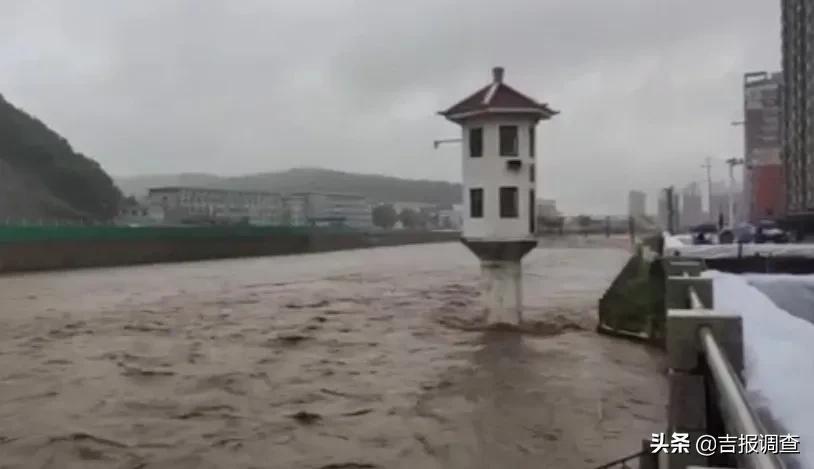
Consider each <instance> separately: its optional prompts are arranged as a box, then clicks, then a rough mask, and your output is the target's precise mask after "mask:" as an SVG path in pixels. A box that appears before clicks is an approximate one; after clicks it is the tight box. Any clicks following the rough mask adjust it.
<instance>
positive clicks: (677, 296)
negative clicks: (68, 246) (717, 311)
mask: <svg viewBox="0 0 814 469" xmlns="http://www.w3.org/2000/svg"><path fill="white" fill-rule="evenodd" d="M690 289H693V290H694V291H695V293H696V294H697V295H698V299H699V300H701V304H702V305H703V306H704V308H712V305H713V301H714V298H713V294H712V279H709V278H703V277H667V288H666V289H665V291H664V303H665V307H666V309H667V310H668V311H669V310H671V309H690V308H692V305H691V304H690Z"/></svg>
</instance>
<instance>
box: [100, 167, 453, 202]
mask: <svg viewBox="0 0 814 469" xmlns="http://www.w3.org/2000/svg"><path fill="white" fill-rule="evenodd" d="M116 182H117V184H118V185H119V187H121V188H122V191H123V192H124V193H125V194H127V195H135V196H137V197H141V196H144V195H146V193H147V189H149V188H150V187H159V186H176V185H178V186H197V187H214V188H222V189H241V190H264V191H272V192H279V193H291V192H340V193H349V194H360V195H364V196H365V197H367V198H369V199H370V200H372V201H374V202H426V203H439V204H454V203H460V200H461V185H460V184H454V183H451V182H445V181H428V180H413V179H400V178H396V177H390V176H381V175H374V174H356V173H344V172H341V171H333V170H328V169H317V168H296V169H290V170H288V171H281V172H276V173H260V174H250V175H246V176H238V177H219V176H214V175H211V174H200V173H188V174H175V175H154V176H133V177H124V178H117V179H116Z"/></svg>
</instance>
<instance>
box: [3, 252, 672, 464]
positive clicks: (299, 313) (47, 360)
mask: <svg viewBox="0 0 814 469" xmlns="http://www.w3.org/2000/svg"><path fill="white" fill-rule="evenodd" d="M603 244H607V243H601V242H590V241H588V240H585V239H579V240H576V241H572V242H566V241H560V242H558V243H556V244H554V245H551V246H548V247H544V248H538V249H536V250H535V251H533V252H532V253H531V254H530V255H529V256H528V257H527V258H526V262H525V264H524V269H525V272H527V273H528V275H526V277H525V283H524V289H525V303H526V305H527V308H526V312H525V317H526V319H527V322H526V324H524V325H523V326H522V327H521V328H519V329H515V330H484V327H483V325H482V324H481V322H480V319H479V316H480V312H479V311H480V308H479V302H478V265H477V261H476V259H475V258H474V256H473V255H472V254H471V253H469V252H468V251H467V250H466V249H465V248H464V247H463V246H461V245H460V244H457V243H442V244H431V245H418V246H404V247H389V248H378V249H370V250H357V251H345V252H334V253H322V254H309V255H298V256H285V257H267V258H256V259H240V260H225V261H208V262H196V263H185V264H166V265H154V266H141V267H128V268H115V269H94V270H83V271H73V272H52V273H38V274H27V275H15V276H4V277H0V376H2V378H1V379H0V467H2V468H29V467H30V468H35V467H36V468H60V469H62V468H66V469H69V468H128V469H135V468H145V469H146V468H150V469H157V468H181V469H185V468H190V469H192V468H317V469H355V468H428V469H430V468H503V467H512V468H553V467H558V468H571V467H574V468H581V467H593V466H597V465H599V464H600V463H603V462H606V461H608V460H611V459H614V458H616V457H619V456H623V455H625V454H627V453H631V452H634V451H636V450H637V449H638V448H639V447H640V441H641V439H642V438H646V437H648V436H649V434H650V433H651V432H660V431H662V429H663V428H664V405H665V396H666V386H665V383H664V378H663V376H662V367H663V364H662V358H661V356H660V355H659V354H657V353H655V352H653V351H650V350H648V349H646V348H644V347H642V346H640V345H634V344H630V343H626V342H623V341H619V340H615V339H610V338H606V337H601V336H598V335H596V334H595V332H594V331H593V327H594V326H595V316H596V312H595V308H596V302H597V299H598V297H599V296H600V295H601V293H602V291H603V290H604V289H605V288H606V287H607V285H608V284H609V283H610V282H611V280H612V279H613V277H614V275H615V274H616V272H617V271H618V270H619V269H620V268H621V266H622V264H623V263H624V261H625V260H626V258H627V255H628V254H627V252H626V251H625V250H624V249H620V248H619V247H608V246H604V247H603Z"/></svg>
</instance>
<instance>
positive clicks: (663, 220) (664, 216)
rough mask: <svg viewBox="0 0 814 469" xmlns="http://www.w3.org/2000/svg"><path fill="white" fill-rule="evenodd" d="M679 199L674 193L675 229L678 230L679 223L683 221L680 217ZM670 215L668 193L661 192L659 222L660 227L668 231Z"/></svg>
mask: <svg viewBox="0 0 814 469" xmlns="http://www.w3.org/2000/svg"><path fill="white" fill-rule="evenodd" d="M679 208H680V204H679V197H678V194H676V193H673V227H674V228H675V229H678V227H679V222H680V221H681V217H680V216H679ZM669 218H670V217H669V214H668V206H667V193H666V191H661V193H660V194H659V205H658V219H659V220H658V221H659V225H661V227H662V228H664V229H667V228H669V227H670V220H669Z"/></svg>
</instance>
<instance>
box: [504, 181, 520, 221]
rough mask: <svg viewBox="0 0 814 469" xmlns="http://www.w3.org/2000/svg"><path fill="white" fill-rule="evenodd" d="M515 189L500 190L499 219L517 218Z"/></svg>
mask: <svg viewBox="0 0 814 469" xmlns="http://www.w3.org/2000/svg"><path fill="white" fill-rule="evenodd" d="M518 202H519V201H518V199H517V188H516V187H501V188H500V218H517V212H518V210H517V206H518Z"/></svg>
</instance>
